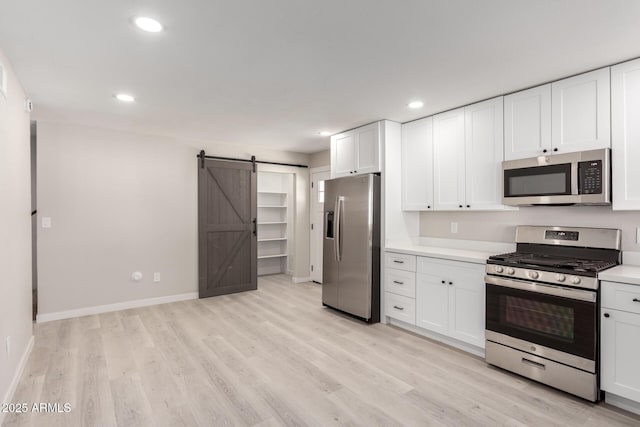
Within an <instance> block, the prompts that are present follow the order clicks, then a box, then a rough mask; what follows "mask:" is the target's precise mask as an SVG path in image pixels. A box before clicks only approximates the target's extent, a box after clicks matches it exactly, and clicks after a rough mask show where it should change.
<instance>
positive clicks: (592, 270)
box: [485, 226, 621, 402]
mask: <svg viewBox="0 0 640 427" xmlns="http://www.w3.org/2000/svg"><path fill="white" fill-rule="evenodd" d="M516 243H517V248H516V252H512V253H508V254H502V255H495V256H491V257H489V259H488V260H487V267H486V273H487V275H486V276H485V283H486V335H485V336H486V349H485V354H486V356H485V359H486V361H487V362H488V363H490V364H492V365H495V366H498V367H501V368H503V369H507V370H509V371H513V372H515V373H517V374H520V375H523V376H525V377H528V378H531V379H533V380H536V381H539V382H542V383H545V384H548V385H550V386H553V387H556V388H558V389H561V390H564V391H566V392H569V393H571V394H574V395H576V396H580V397H582V398H584V399H587V400H590V401H593V402H595V401H597V400H599V396H600V393H599V375H598V372H599V337H598V335H599V305H600V303H599V298H600V297H599V295H600V290H599V288H600V286H599V280H598V273H599V272H600V271H602V270H605V269H607V268H610V267H613V266H615V265H617V264H619V263H620V258H621V251H620V244H621V232H620V230H615V229H603V228H579V227H540V226H520V227H518V228H517V230H516Z"/></svg>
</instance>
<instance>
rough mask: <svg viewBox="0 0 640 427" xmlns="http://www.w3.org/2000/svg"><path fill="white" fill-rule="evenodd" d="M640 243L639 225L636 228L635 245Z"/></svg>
mask: <svg viewBox="0 0 640 427" xmlns="http://www.w3.org/2000/svg"><path fill="white" fill-rule="evenodd" d="M637 244H640V227H637V228H636V245H637Z"/></svg>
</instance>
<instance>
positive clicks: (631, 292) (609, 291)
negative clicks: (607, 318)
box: [602, 282, 640, 314]
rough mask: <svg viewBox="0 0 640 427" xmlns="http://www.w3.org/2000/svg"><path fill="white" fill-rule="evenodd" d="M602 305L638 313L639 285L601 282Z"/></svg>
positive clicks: (639, 305)
mask: <svg viewBox="0 0 640 427" xmlns="http://www.w3.org/2000/svg"><path fill="white" fill-rule="evenodd" d="M602 307H606V308H611V309H614V310H620V311H628V312H630V313H638V314H640V286H637V285H627V284H625V283H616V282H602Z"/></svg>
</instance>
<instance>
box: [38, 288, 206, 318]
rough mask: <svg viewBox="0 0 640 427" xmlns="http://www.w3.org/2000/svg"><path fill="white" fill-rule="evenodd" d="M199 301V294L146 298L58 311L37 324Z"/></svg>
mask: <svg viewBox="0 0 640 427" xmlns="http://www.w3.org/2000/svg"><path fill="white" fill-rule="evenodd" d="M192 299H198V293H197V292H189V293H186V294H177V295H168V296H165V297H156V298H146V299H139V300H133V301H125V302H118V303H115V304H107V305H97V306H94V307H86V308H78V309H75V310H67V311H58V312H55V313H45V314H38V315H37V316H36V322H37V323H44V322H51V321H53V320H62V319H72V318H74V317H82V316H90V315H92V314H100V313H108V312H110V311H120V310H127V309H130V308H138V307H147V306H150V305H158V304H167V303H170V302H177V301H187V300H192Z"/></svg>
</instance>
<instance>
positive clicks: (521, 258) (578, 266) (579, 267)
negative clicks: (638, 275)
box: [489, 252, 616, 275]
mask: <svg viewBox="0 0 640 427" xmlns="http://www.w3.org/2000/svg"><path fill="white" fill-rule="evenodd" d="M489 259H490V260H492V261H494V262H495V263H499V264H501V265H509V266H514V267H515V266H517V267H525V268H526V267H534V268H535V267H539V268H546V269H553V271H567V272H571V273H574V274H585V273H586V274H588V275H595V273H598V272H600V271H602V270H606V269H607V268H610V267H613V266H615V265H616V263H615V262H613V261H605V260H592V259H579V258H572V257H562V256H557V255H545V254H539V253H526V252H510V253H506V254H500V255H493V256H490V257H489Z"/></svg>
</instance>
